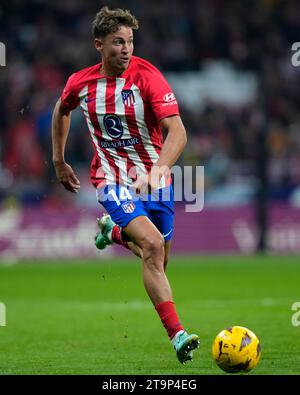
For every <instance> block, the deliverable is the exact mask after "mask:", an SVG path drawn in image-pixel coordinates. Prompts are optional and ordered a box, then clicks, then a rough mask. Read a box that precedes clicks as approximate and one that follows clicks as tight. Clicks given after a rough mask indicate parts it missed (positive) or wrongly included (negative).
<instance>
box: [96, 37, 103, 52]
mask: <svg viewBox="0 0 300 395" xmlns="http://www.w3.org/2000/svg"><path fill="white" fill-rule="evenodd" d="M95 48H96V50H97V51H98V52H100V53H101V51H102V49H103V41H102V40H101V38H95Z"/></svg>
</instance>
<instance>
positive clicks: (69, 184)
mask: <svg viewBox="0 0 300 395" xmlns="http://www.w3.org/2000/svg"><path fill="white" fill-rule="evenodd" d="M54 167H55V171H56V177H57V178H58V180H59V182H60V183H61V184H63V186H64V187H65V188H66V189H67V190H68V191H70V192H74V193H77V192H78V190H79V188H80V181H79V180H78V178H77V177H76V175H75V173H74V171H73V169H72V167H71V166H70V165H68V164H67V163H65V162H62V163H54Z"/></svg>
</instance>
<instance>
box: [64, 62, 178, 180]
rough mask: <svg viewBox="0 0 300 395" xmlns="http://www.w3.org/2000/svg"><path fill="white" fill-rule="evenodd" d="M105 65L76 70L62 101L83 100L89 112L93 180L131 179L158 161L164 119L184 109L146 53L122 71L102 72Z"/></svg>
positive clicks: (68, 103)
mask: <svg viewBox="0 0 300 395" xmlns="http://www.w3.org/2000/svg"><path fill="white" fill-rule="evenodd" d="M100 68H101V64H97V65H95V66H92V67H88V68H85V69H83V70H80V71H78V72H77V73H75V74H72V75H71V76H70V78H69V79H68V81H67V84H66V86H65V88H64V90H63V93H62V96H61V101H62V103H63V105H64V106H65V107H66V108H67V109H69V110H73V109H75V108H76V107H77V106H78V105H80V107H81V109H82V111H83V113H84V115H85V119H86V122H87V125H88V128H89V131H90V134H91V137H92V141H93V145H94V150H95V152H94V157H93V160H92V164H91V179H92V183H93V185H94V186H95V187H96V188H97V187H99V186H100V185H102V184H104V183H106V184H112V183H123V184H125V185H131V184H132V182H133V181H134V180H135V179H136V176H137V174H147V173H149V171H150V169H151V167H152V166H153V165H154V164H155V163H156V162H157V160H158V158H159V154H160V151H161V148H162V144H163V135H162V130H161V128H160V125H159V121H160V120H161V119H163V118H165V117H168V116H172V115H178V114H179V110H178V103H177V101H176V98H175V96H174V94H173V92H172V90H171V89H170V86H169V85H168V83H167V81H166V80H165V78H164V77H163V75H162V74H161V73H160V72H159V70H158V69H157V68H156V67H154V66H153V65H152V64H151V63H149V62H147V61H145V60H143V59H141V58H138V57H136V56H133V57H132V58H131V62H130V65H129V67H128V69H127V70H126V71H125V72H124V73H123V74H122V75H121V76H120V77H106V76H102V75H101V74H100ZM174 143H175V142H174ZM162 186H164V180H162V185H161V187H162Z"/></svg>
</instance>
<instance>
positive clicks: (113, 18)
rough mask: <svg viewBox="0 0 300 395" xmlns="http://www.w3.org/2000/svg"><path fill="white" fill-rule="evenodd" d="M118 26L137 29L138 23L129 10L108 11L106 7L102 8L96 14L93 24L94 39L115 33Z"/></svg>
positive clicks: (116, 9)
mask: <svg viewBox="0 0 300 395" xmlns="http://www.w3.org/2000/svg"><path fill="white" fill-rule="evenodd" d="M120 26H127V27H130V28H131V29H134V30H136V29H138V28H139V22H138V20H137V19H136V18H135V17H134V16H133V15H132V14H131V12H130V11H129V10H122V9H121V8H115V9H113V10H110V9H109V8H108V7H107V6H105V7H102V8H101V10H100V11H99V12H98V13H97V14H96V16H95V18H94V20H93V23H92V28H93V35H94V37H95V38H104V37H105V36H107V35H108V34H109V33H115V32H116V31H117V30H118V29H119V27H120Z"/></svg>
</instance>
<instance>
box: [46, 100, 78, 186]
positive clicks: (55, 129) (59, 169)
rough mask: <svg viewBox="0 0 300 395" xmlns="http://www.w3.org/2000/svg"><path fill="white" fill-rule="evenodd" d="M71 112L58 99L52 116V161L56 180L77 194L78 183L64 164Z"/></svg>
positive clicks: (71, 170) (70, 168)
mask: <svg viewBox="0 0 300 395" xmlns="http://www.w3.org/2000/svg"><path fill="white" fill-rule="evenodd" d="M70 124H71V111H70V110H68V109H67V108H66V107H65V106H64V105H63V104H62V102H61V99H59V100H58V101H57V103H56V105H55V107H54V111H53V115H52V160H53V164H54V167H55V172H56V176H57V178H58V180H59V181H60V182H61V183H62V184H63V186H64V187H65V188H66V189H67V190H68V191H71V192H78V190H79V188H80V182H79V180H78V178H77V177H76V175H75V173H74V171H73V169H72V167H71V166H70V165H68V164H67V163H66V162H65V146H66V142H67V138H68V134H69V130H70Z"/></svg>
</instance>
